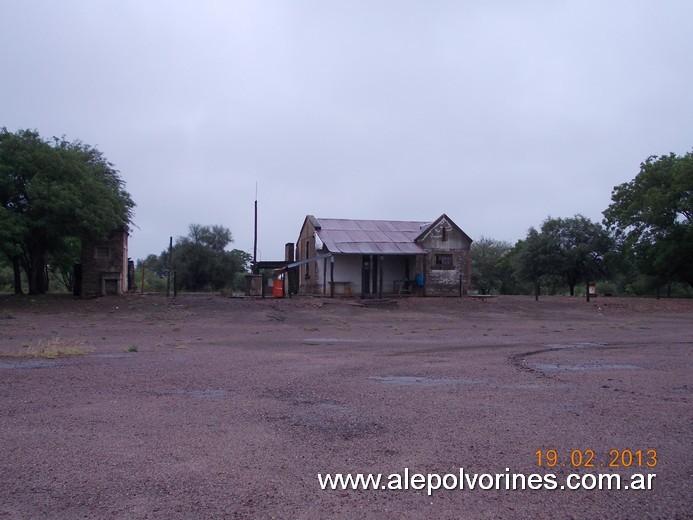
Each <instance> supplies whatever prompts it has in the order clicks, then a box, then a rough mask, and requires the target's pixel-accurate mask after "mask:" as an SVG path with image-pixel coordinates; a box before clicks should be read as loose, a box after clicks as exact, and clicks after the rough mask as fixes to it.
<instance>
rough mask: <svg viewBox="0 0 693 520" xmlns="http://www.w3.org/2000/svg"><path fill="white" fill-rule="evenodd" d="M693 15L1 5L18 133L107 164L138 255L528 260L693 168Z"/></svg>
mask: <svg viewBox="0 0 693 520" xmlns="http://www.w3.org/2000/svg"><path fill="white" fill-rule="evenodd" d="M691 20H693V2H691V1H690V0H680V1H676V0H652V1H639V0H626V1H611V0H577V1H560V0H545V1H539V0H536V1H532V0H527V1H510V0H505V1H503V0H475V1H464V0H457V1H445V0H440V1H436V0H429V1H423V0H421V1H407V0H392V1H387V0H383V1H378V0H370V1H360V0H343V1H341V0H330V1H325V0H313V1H303V0H295V1H291V0H281V1H280V0H276V1H270V0H247V1H232V0H226V1H222V0H218V1H212V0H195V1H194V2H193V1H185V2H182V1H172V0H166V1H163V0H162V1H153V0H152V1H146V0H132V1H129V0H108V1H107V0H103V1H99V0H60V1H54V0H43V1H39V0H21V1H20V0H0V48H1V49H2V51H0V75H1V81H0V126H5V127H7V129H8V130H10V131H16V130H18V129H24V128H29V129H36V130H38V131H39V133H40V134H41V135H42V136H43V137H46V138H48V137H51V136H54V135H55V136H62V135H64V136H65V137H66V138H68V139H69V140H73V139H80V140H82V141H84V142H85V143H88V144H90V145H93V146H96V147H97V148H99V149H100V150H101V151H102V152H103V153H104V154H105V156H106V157H107V158H108V159H109V160H110V161H111V162H112V163H114V165H115V166H116V168H117V169H118V170H119V171H120V174H121V177H122V179H123V180H124V181H125V183H126V187H127V190H128V191H129V192H130V194H131V195H132V197H133V199H134V200H135V202H136V204H137V207H136V208H135V216H134V223H135V225H136V227H135V228H134V229H133V231H132V234H131V238H130V256H131V257H133V258H135V259H137V258H143V257H144V256H146V255H147V254H149V253H159V252H161V251H162V250H163V249H165V248H166V247H167V245H168V237H169V236H173V237H174V238H175V237H177V236H180V235H185V234H187V229H188V225H189V224H190V223H199V224H221V225H224V226H226V227H228V228H229V229H231V231H232V233H233V236H234V238H235V242H234V244H232V247H234V248H238V249H242V250H244V251H247V252H250V253H252V248H253V201H254V199H255V186H256V183H257V185H258V194H259V213H260V214H259V243H258V248H259V257H260V258H259V259H262V260H277V259H283V254H284V253H283V251H284V243H286V242H294V241H295V240H296V238H297V237H298V233H299V230H300V227H301V224H302V223H303V219H304V218H305V215H306V214H313V215H315V216H317V217H331V218H362V219H386V220H424V221H427V220H434V219H435V218H437V217H438V216H439V215H440V214H441V213H447V214H448V215H449V216H450V217H451V218H452V219H453V220H454V221H455V222H456V223H457V224H458V225H459V226H460V227H461V228H462V229H463V230H465V231H466V232H467V233H468V234H469V235H470V236H471V237H472V238H474V239H478V238H480V237H481V236H486V237H490V238H494V239H502V240H508V241H511V242H515V241H516V240H517V239H519V238H522V237H524V236H525V234H526V232H527V229H528V228H529V227H530V226H539V225H540V224H541V222H542V220H543V219H545V218H546V217H547V216H549V215H551V216H554V217H570V216H573V215H575V214H576V213H582V214H584V215H585V216H587V217H589V218H591V219H593V220H601V218H602V215H601V212H602V211H603V210H604V209H605V208H606V207H607V206H608V204H609V202H610V195H611V190H612V188H613V187H614V186H615V185H617V184H620V183H622V182H627V181H629V180H631V179H632V178H633V177H634V176H635V175H636V174H637V173H638V170H639V165H640V162H642V161H643V160H645V159H646V158H647V157H648V156H649V155H662V154H667V153H669V152H675V153H677V154H683V153H686V152H688V151H691V149H693V66H691V65H692V61H691V60H692V57H693V33H692V32H691V23H690V22H691Z"/></svg>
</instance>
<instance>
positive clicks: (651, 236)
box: [472, 153, 693, 297]
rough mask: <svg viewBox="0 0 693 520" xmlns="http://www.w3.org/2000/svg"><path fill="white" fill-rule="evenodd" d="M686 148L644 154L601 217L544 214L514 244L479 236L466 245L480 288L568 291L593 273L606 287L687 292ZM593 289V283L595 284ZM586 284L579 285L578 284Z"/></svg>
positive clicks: (690, 211)
mask: <svg viewBox="0 0 693 520" xmlns="http://www.w3.org/2000/svg"><path fill="white" fill-rule="evenodd" d="M692 193H693V154H692V153H687V154H685V155H683V156H677V155H675V154H673V153H672V154H669V155H666V156H661V157H658V156H651V157H649V158H648V159H647V160H646V161H645V162H643V163H642V164H641V165H640V171H639V173H638V174H637V175H636V176H635V178H634V179H633V180H632V181H630V182H626V183H623V184H620V185H618V186H615V187H614V189H613V191H612V193H611V204H610V205H609V207H608V208H606V209H605V210H604V212H603V215H604V219H603V221H602V222H592V221H591V220H589V219H588V218H586V217H584V216H582V215H575V216H573V217H569V218H552V217H548V218H546V219H545V220H544V222H543V223H542V224H541V226H540V228H539V229H536V228H534V227H531V228H530V229H529V230H528V232H527V235H526V237H524V238H523V239H521V240H518V241H517V243H515V244H514V245H513V244H511V243H509V242H504V241H498V240H493V239H490V238H485V237H482V238H481V239H480V240H478V241H476V242H475V243H474V244H473V246H472V285H473V286H474V287H475V288H476V289H477V290H478V291H479V292H480V293H481V294H527V293H534V294H535V295H537V297H538V295H539V293H540V292H541V291H542V288H543V289H544V290H545V291H546V292H548V293H554V294H555V293H562V292H567V293H569V294H571V295H573V294H575V291H576V288H580V287H582V284H586V283H587V282H588V281H599V282H600V285H601V288H600V289H601V290H599V291H598V292H602V293H606V294H647V293H650V294H651V293H653V292H655V293H656V294H657V295H659V291H660V288H663V287H664V288H666V291H667V294H668V295H669V296H670V295H671V294H672V290H675V291H677V292H678V293H679V294H682V295H686V296H691V294H693V292H692V291H691V288H693V196H692V195H691V194H692ZM598 289H599V288H598ZM585 290H587V289H585Z"/></svg>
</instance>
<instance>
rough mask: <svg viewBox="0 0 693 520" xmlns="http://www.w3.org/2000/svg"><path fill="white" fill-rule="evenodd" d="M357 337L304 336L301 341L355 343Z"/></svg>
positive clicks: (312, 342) (309, 342) (310, 342)
mask: <svg viewBox="0 0 693 520" xmlns="http://www.w3.org/2000/svg"><path fill="white" fill-rule="evenodd" d="M357 341H358V340H357V339H345V338H306V339H304V340H303V343H308V344H315V343H328V344H329V343H356V342H357Z"/></svg>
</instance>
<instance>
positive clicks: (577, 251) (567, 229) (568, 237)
mask: <svg viewBox="0 0 693 520" xmlns="http://www.w3.org/2000/svg"><path fill="white" fill-rule="evenodd" d="M541 234H542V235H543V236H544V237H545V239H546V240H547V244H548V247H549V249H550V250H553V258H552V260H551V266H550V271H551V272H552V273H553V274H555V275H558V276H561V277H563V278H564V279H565V281H566V282H567V283H568V288H569V289H570V295H571V296H573V295H574V294H575V286H576V285H577V284H578V283H580V282H581V281H586V280H587V278H588V277H589V276H595V275H597V274H602V273H603V272H604V265H605V263H604V259H605V256H606V255H607V253H608V252H609V251H610V250H611V248H612V245H613V241H612V240H611V237H609V234H608V233H607V231H606V230H605V229H604V228H603V227H602V226H601V225H600V224H598V223H595V222H592V221H591V220H589V219H588V218H586V217H583V216H582V215H575V216H574V217H572V218H550V217H549V218H547V219H546V220H545V221H544V223H543V224H542V226H541Z"/></svg>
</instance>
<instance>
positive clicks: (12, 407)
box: [0, 295, 693, 519]
mask: <svg viewBox="0 0 693 520" xmlns="http://www.w3.org/2000/svg"><path fill="white" fill-rule="evenodd" d="M692 331H693V301H685V300H659V301H657V300H650V299H619V298H602V297H599V298H596V299H594V300H593V301H592V302H590V303H587V302H585V301H584V300H582V299H577V298H575V299H571V298H548V297H547V298H543V299H542V300H540V301H539V302H535V301H534V300H533V299H532V298H523V297H498V298H490V299H481V298H462V299H457V298H450V299H432V298H430V299H418V298H408V299H402V300H398V301H397V302H396V305H395V306H391V307H389V306H365V307H364V306H362V305H361V301H360V300H357V299H353V300H345V299H334V300H331V299H321V298H306V297H304V298H293V299H290V300H289V299H281V300H280V299H265V300H260V299H234V298H225V297H222V296H217V295H194V296H193V295H183V296H180V295H179V296H178V297H177V298H175V299H174V298H168V299H167V298H165V297H164V296H162V295H144V296H140V295H128V296H125V297H106V298H100V299H96V300H89V301H79V300H73V299H72V298H70V297H45V298H43V297H42V298H32V297H28V296H24V297H21V298H17V297H9V296H5V297H0V446H1V447H2V452H1V453H2V455H1V457H0V518H51V519H53V518H58V519H60V518H64V519H76V518H149V519H153V518H162V519H170V518H174V519H175V518H281V519H287V518H305V519H322V518H345V519H346V518H365V519H370V518H373V519H376V518H377V519H380V518H426V519H428V518H437V519H445V518H451V519H452V518H531V519H537V518H629V519H635V518H637V519H641V518H662V519H673V518H693V506H691V504H692V503H693V487H692V485H691V481H692V477H693V452H692V448H693V442H692V440H693V436H692V434H691V426H692V425H693V408H692V406H691V399H692V397H693V396H692V392H693V377H692V374H693V370H692V368H693V367H692V366H691V361H692V360H693V350H692V347H693V334H692ZM64 354H69V355H64ZM52 356H58V357H52ZM551 449H553V450H556V454H557V456H558V460H557V461H556V462H557V464H556V465H555V466H554V467H547V466H543V467H539V466H538V465H537V454H536V452H537V451H538V450H541V453H542V455H543V457H544V458H545V460H544V462H546V456H547V450H551ZM575 450H579V451H575ZM611 450H618V451H617V452H616V455H614V454H613V453H611V454H610V452H611ZM625 450H630V452H628V453H632V454H634V455H635V456H634V460H633V462H632V463H631V464H630V465H628V464H626V462H628V460H624V459H623V458H622V456H623V453H624V451H625ZM649 450H655V451H656V466H651V465H648V464H652V463H653V459H652V457H653V453H654V452H653V451H649ZM591 452H594V456H593V457H591V455H590V454H591ZM638 452H640V454H641V455H640V456H638V455H637V453H638ZM571 454H572V455H573V457H574V458H577V457H578V456H580V457H582V458H583V459H586V458H588V456H590V458H592V463H593V464H594V466H593V467H573V465H572V463H571ZM549 455H550V453H549ZM614 457H617V458H618V457H621V458H619V460H618V462H619V464H620V466H619V467H609V462H611V461H612V459H613V458H614ZM638 457H640V459H641V460H638ZM577 462H578V463H579V462H580V461H579V460H578V461H577ZM582 462H583V464H584V463H586V462H587V461H586V460H583V461H582ZM578 465H580V464H578ZM625 466H630V467H625ZM405 468H406V469H407V470H408V471H409V472H410V474H413V473H421V474H423V475H427V474H429V473H438V474H440V475H441V476H442V475H444V474H447V473H451V474H455V475H458V474H459V471H460V468H464V472H465V473H467V474H471V473H479V474H493V475H495V474H507V473H510V474H515V473H522V474H524V475H526V476H529V475H531V474H539V475H542V476H545V475H546V474H549V473H552V474H555V475H556V478H557V481H558V484H559V489H553V490H550V489H541V490H532V489H525V490H512V489H511V490H505V489H502V490H494V489H491V490H483V489H479V488H475V489H473V490H472V489H468V488H467V487H465V488H464V489H454V490H445V489H439V490H437V491H433V493H432V494H431V495H430V496H429V495H428V494H427V492H426V490H425V489H423V490H416V489H412V488H410V489H406V490H388V489H386V490H382V489H378V490H346V491H344V490H322V489H321V488H320V485H319V481H318V474H325V473H357V472H363V473H382V474H383V475H384V477H383V479H384V481H383V482H386V481H387V480H386V479H387V477H388V476H389V475H390V474H393V473H399V474H404V472H405ZM506 468H507V469H506ZM599 472H602V473H616V474H619V475H621V476H622V477H623V478H624V482H627V480H626V479H629V478H630V476H631V475H633V474H634V473H643V474H656V477H655V478H653V480H651V482H652V489H651V490H634V489H629V490H623V489H621V490H613V489H612V490H596V489H595V490H568V489H563V490H561V489H560V485H561V484H563V483H564V481H565V479H566V477H567V476H568V475H569V474H571V473H576V474H579V475H585V474H588V473H591V474H597V473H599ZM542 478H543V477H542ZM448 482H450V481H448Z"/></svg>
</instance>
